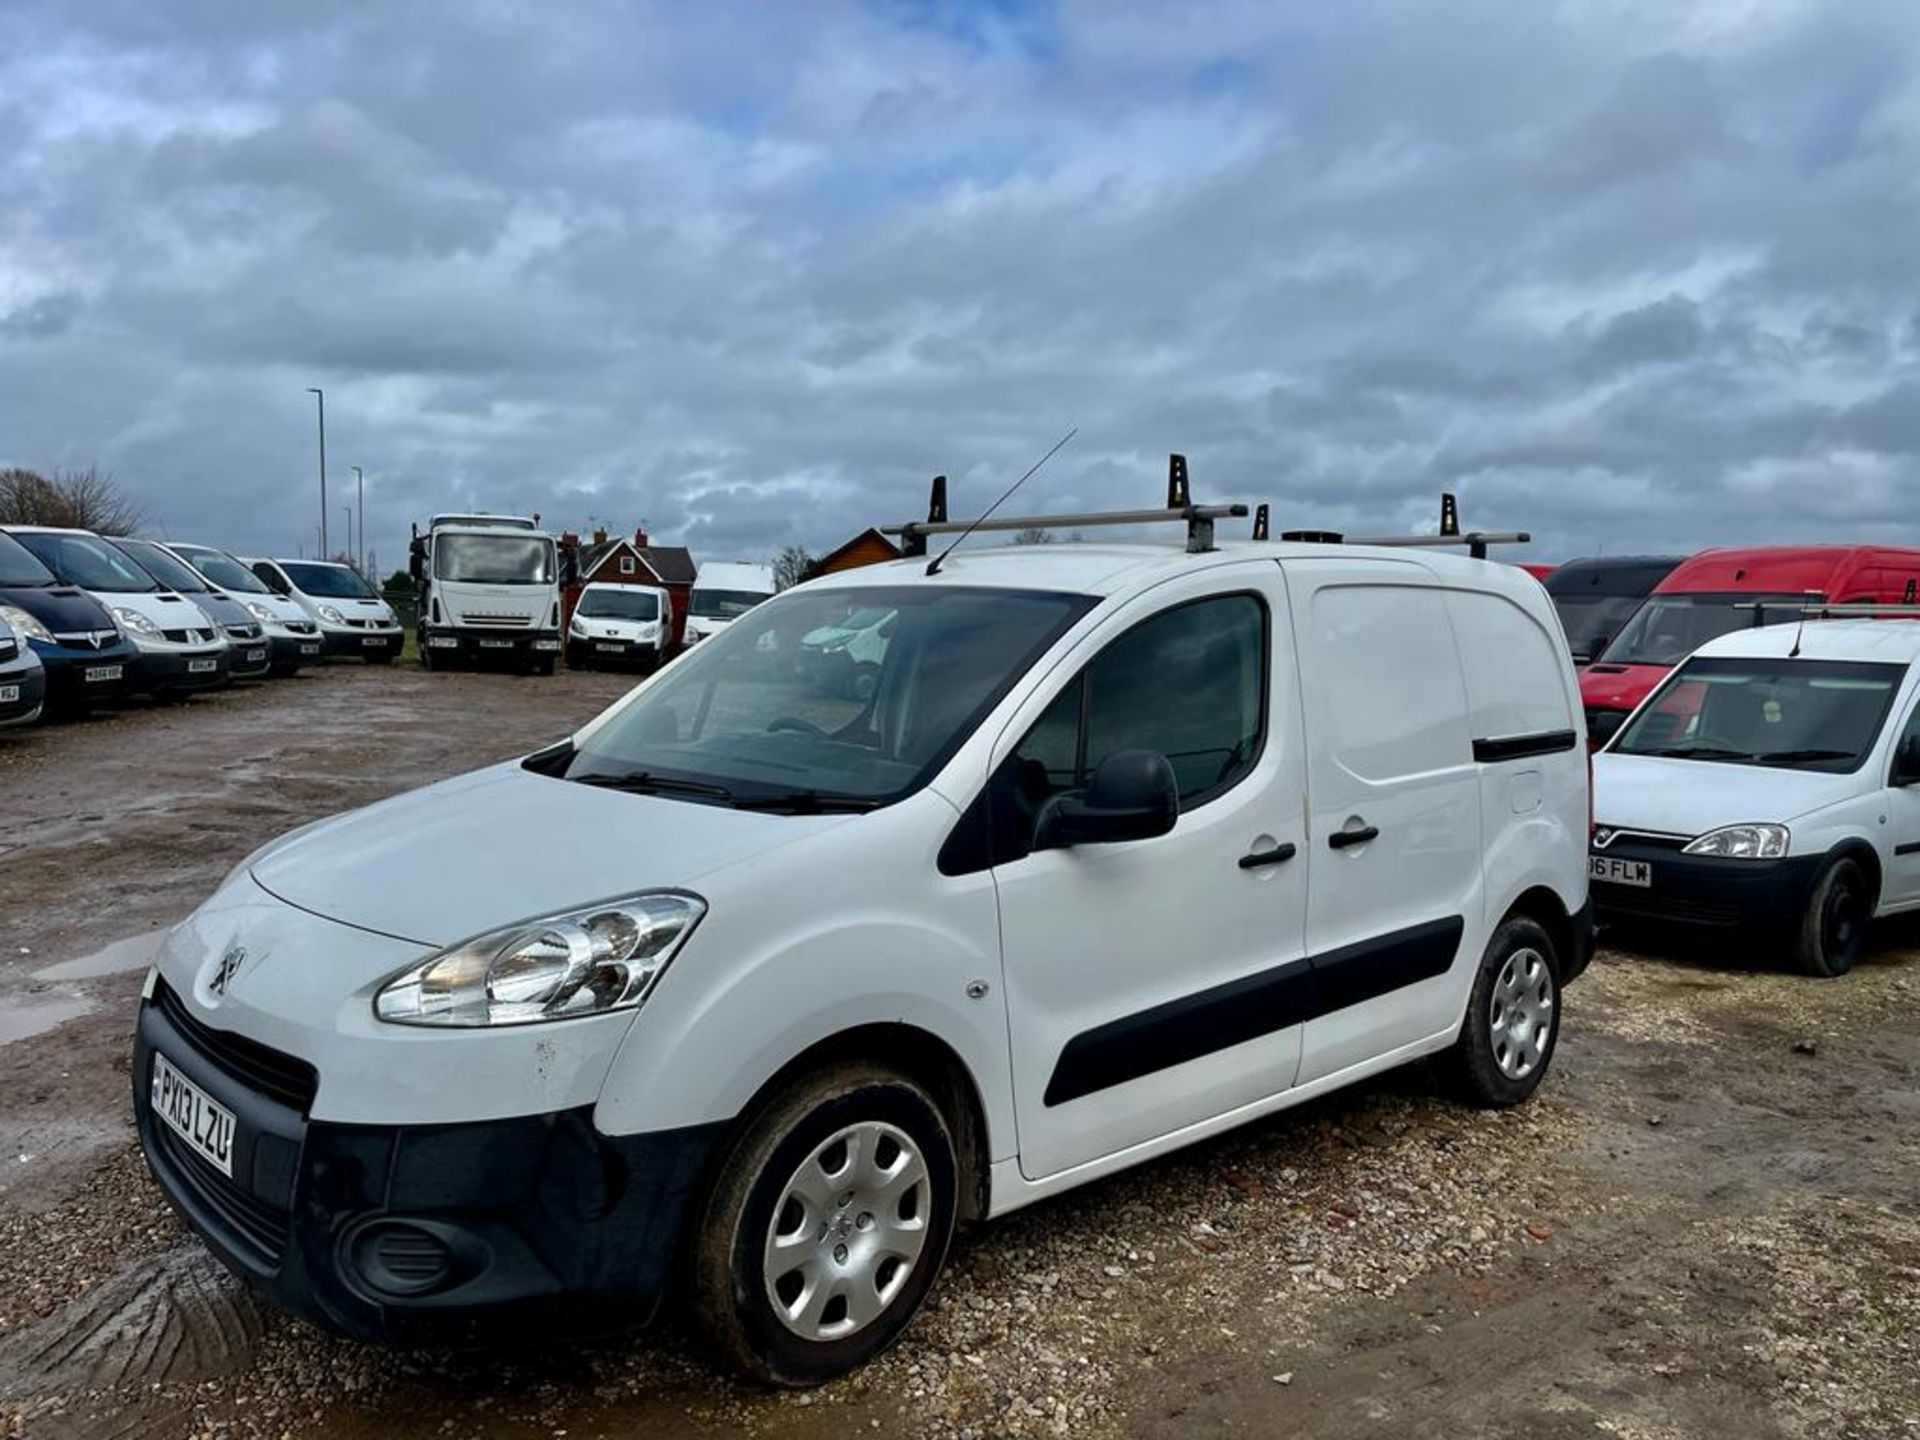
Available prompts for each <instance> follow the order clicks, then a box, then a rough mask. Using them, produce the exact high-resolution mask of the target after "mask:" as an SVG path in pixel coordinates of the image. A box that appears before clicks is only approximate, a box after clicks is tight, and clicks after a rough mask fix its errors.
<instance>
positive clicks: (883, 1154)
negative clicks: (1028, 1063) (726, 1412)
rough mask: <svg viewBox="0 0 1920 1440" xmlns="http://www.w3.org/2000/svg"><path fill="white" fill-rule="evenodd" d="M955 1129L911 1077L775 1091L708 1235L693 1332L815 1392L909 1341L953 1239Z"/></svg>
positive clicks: (698, 1246) (818, 1079) (751, 1129)
mask: <svg viewBox="0 0 1920 1440" xmlns="http://www.w3.org/2000/svg"><path fill="white" fill-rule="evenodd" d="M956 1195H957V1183H956V1161H955V1158H954V1143H953V1132H952V1128H951V1127H950V1126H949V1125H948V1123H947V1120H946V1117H945V1116H944V1115H942V1113H941V1111H940V1108H939V1106H938V1105H936V1104H935V1103H934V1101H933V1099H932V1097H931V1096H929V1095H928V1093H927V1092H926V1091H925V1090H923V1089H922V1088H921V1087H920V1086H919V1085H917V1084H915V1083H914V1082H913V1081H911V1080H908V1079H906V1078H904V1077H903V1076H900V1075H897V1074H895V1073H893V1072H892V1071H889V1070H886V1069H883V1068H881V1067H879V1066H876V1065H869V1064H855V1063H849V1064H842V1065H835V1066H832V1067H830V1068H828V1069H825V1070H821V1071H819V1072H817V1073H815V1074H813V1075H810V1076H807V1077H805V1078H803V1079H801V1080H799V1081H797V1082H796V1083H795V1084H794V1085H792V1086H791V1087H789V1088H788V1089H787V1090H785V1091H783V1092H782V1093H780V1094H779V1095H777V1096H776V1097H775V1098H774V1099H773V1100H771V1101H770V1102H768V1104H767V1105H766V1106H765V1107H764V1108H763V1109H762V1110H761V1111H760V1112H759V1114H758V1115H756V1116H755V1117H754V1119H753V1120H752V1121H751V1122H750V1123H749V1124H748V1125H747V1127H746V1129H745V1130H743V1131H742V1132H741V1134H740V1136H739V1138H738V1139H737V1140H736V1141H735V1142H734V1144H733V1146H732V1148H731V1149H730V1151H729V1152H728V1155H727V1159H726V1160H725V1162H724V1163H723V1165H722V1168H721V1170H720V1173H719V1176H718V1178H717V1179H716V1181H715V1182H714V1189H713V1193H712V1196H711V1198H710V1199H709V1201H708V1205H707V1209H706V1213H705V1216H704V1218H703V1221H702V1223H701V1228H700V1231H699V1233H698V1234H697V1235H696V1236H695V1237H694V1239H695V1249H694V1257H693V1263H692V1275H691V1277H690V1279H691V1282H692V1283H691V1291H692V1296H691V1299H692V1309H693V1317H694V1322H695V1325H696V1326H697V1328H698V1330H699V1331H700V1333H701V1334H702V1336H703V1337H704V1338H705V1340H706V1341H707V1343H708V1345H709V1346H711V1348H712V1349H713V1350H714V1352H715V1353H716V1354H717V1355H718V1356H719V1358H720V1359H721V1360H722V1361H724V1362H725V1363H726V1364H728V1365H730V1366H731V1367H733V1368H734V1369H736V1370H738V1371H740V1372H741V1373H742V1374H744V1375H747V1376H749V1377H750V1378H752V1379H755V1380H759V1381H762V1382H764V1383H767V1384H771V1385H785V1386H803V1385H818V1384H820V1383H822V1382H823V1381H827V1380H831V1379H833V1378H834V1377H835V1376H837V1375H843V1374H845V1373H846V1372H847V1371H849V1370H852V1369H854V1368H856V1367H857V1366H859V1365H862V1364H864V1363H865V1362H866V1361H868V1360H870V1359H872V1358H873V1357H874V1356H875V1355H877V1354H879V1353H880V1352H881V1351H882V1350H884V1349H886V1348H887V1346H889V1345H891V1344H892V1343H893V1342H894V1341H895V1340H896V1339H898V1338H899V1336H900V1333H901V1332H902V1331H903V1330H905V1329H906V1327H907V1324H908V1322H909V1321H911V1320H912V1319H913V1316H914V1313H915V1312H916V1311H917V1310H918V1309H919V1308H920V1303H921V1301H923V1300H924V1299H925V1298H926V1295H927V1292H928V1290H929V1289H931V1288H932V1286H933V1281H934V1277H935V1275H937V1274H938V1273H939V1270H940V1266H941V1264H942V1262H943V1261H944V1260H945V1259H946V1253H947V1242H948V1240H949V1239H950V1238H951V1236H952V1234H953V1221H954V1205H955V1199H956Z"/></svg>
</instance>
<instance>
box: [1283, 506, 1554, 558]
mask: <svg viewBox="0 0 1920 1440" xmlns="http://www.w3.org/2000/svg"><path fill="white" fill-rule="evenodd" d="M1253 538H1254V539H1256V540H1265V539H1267V538H1268V536H1267V507H1266V506H1265V505H1262V506H1261V507H1260V508H1259V510H1258V511H1256V512H1255V514H1254V519H1253ZM1280 538H1281V539H1282V540H1291V541H1293V542H1294V543H1296V544H1305V545H1388V546H1402V547H1405V546H1416V545H1418V546H1427V547H1432V546H1448V547H1452V546H1455V545H1464V546H1466V547H1467V553H1468V554H1469V555H1471V556H1472V557H1473V558H1474V559H1476V560H1484V559H1486V558H1487V547H1488V546H1489V545H1526V544H1529V543H1531V542H1532V540H1533V536H1532V535H1530V534H1529V533H1528V532H1527V531H1525V530H1468V531H1465V532H1462V531H1461V529H1460V504H1459V501H1457V500H1456V499H1455V498H1454V497H1453V495H1452V494H1451V493H1442V494H1441V496H1440V530H1439V533H1438V534H1435V535H1369V536H1357V535H1342V534H1341V533H1340V532H1339V531H1338V530H1283V531H1281V532H1280Z"/></svg>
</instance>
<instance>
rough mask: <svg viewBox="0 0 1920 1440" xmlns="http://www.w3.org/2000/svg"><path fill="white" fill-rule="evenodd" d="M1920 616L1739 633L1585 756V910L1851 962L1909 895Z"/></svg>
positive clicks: (1915, 819)
mask: <svg viewBox="0 0 1920 1440" xmlns="http://www.w3.org/2000/svg"><path fill="white" fill-rule="evenodd" d="M1916 661H1920V625H1901V624H1890V623H1887V622H1886V621H1884V620H1868V619H1847V620H1809V621H1807V622H1806V623H1805V624H1804V625H1800V624H1793V625H1775V626H1771V627H1769V628H1767V629H1764V630H1736V631H1733V632H1731V633H1729V634H1726V635H1723V636H1720V637H1718V638H1717V639H1714V640H1711V641H1709V642H1708V643H1707V644H1705V645H1703V646H1701V647H1700V649H1699V650H1697V651H1696V652H1694V654H1693V655H1692V656H1691V657H1689V658H1688V659H1687V660H1685V661H1684V662H1683V663H1682V664H1680V665H1679V666H1678V667H1677V668H1676V669H1674V670H1673V671H1671V672H1670V673H1669V674H1668V676H1667V678H1666V679H1665V680H1664V681H1663V682H1662V683H1661V685H1660V686H1659V687H1658V688H1657V689H1655V691H1654V692H1653V694H1652V695H1650V696H1649V697H1648V698H1647V700H1646V702H1645V703H1644V704H1643V705H1641V706H1640V708H1639V709H1638V710H1636V711H1635V712H1634V714H1633V717H1632V718H1631V719H1630V720H1628V721H1627V723H1626V724H1625V725H1623V726H1622V727H1621V728H1620V729H1619V731H1618V732H1617V733H1616V734H1615V735H1614V737H1613V738H1612V739H1611V740H1610V741H1609V742H1608V743H1607V745H1606V746H1605V747H1604V748H1603V749H1602V750H1601V751H1600V752H1599V754H1597V755H1595V756H1594V822H1595V828H1594V833H1593V856H1592V881H1593V895H1594V903H1595V907H1596V911H1597V914H1598V917H1599V918H1600V919H1601V920H1602V921H1604V922H1607V923H1618V924H1622V925H1641V926H1644V925H1648V924H1657V925H1660V926H1662V927H1664V928H1667V929H1669V930H1670V929H1672V928H1674V927H1679V928H1681V929H1683V930H1688V931H1694V932H1701V931H1718V932H1721V933H1724V934H1729V935H1741V936H1746V937H1749V938H1751V939H1753V940H1755V941H1758V942H1759V943H1760V944H1762V945H1764V946H1766V947H1769V948H1773V949H1778V950H1781V951H1784V952H1785V953H1786V954H1788V955H1789V956H1790V957H1792V958H1793V959H1795V960H1796V961H1797V962H1798V963H1799V965H1800V967H1801V968H1802V969H1804V970H1805V971H1806V972H1807V973H1809V974H1813V975H1819V976H1832V975H1841V974H1844V973H1846V972H1847V971H1848V970H1850V969H1852V968H1853V965H1854V963H1855V961H1856V960H1857V959H1858V958H1859V956H1860V953H1861V949H1862V947H1863V945H1864V942H1865V937H1866V927H1867V922H1868V921H1869V920H1871V919H1872V918H1874V917H1876V916H1881V915H1891V914H1898V913H1902V912H1906V911H1911V910H1915V909H1920V665H1916V663H1915V662H1916Z"/></svg>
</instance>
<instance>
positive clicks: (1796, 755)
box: [1753, 750, 1854, 765]
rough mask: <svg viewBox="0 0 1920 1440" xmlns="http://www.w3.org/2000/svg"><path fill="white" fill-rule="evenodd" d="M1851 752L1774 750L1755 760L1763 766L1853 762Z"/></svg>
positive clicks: (1756, 757) (1755, 757) (1758, 756)
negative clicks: (1823, 761)
mask: <svg viewBox="0 0 1920 1440" xmlns="http://www.w3.org/2000/svg"><path fill="white" fill-rule="evenodd" d="M1853 756H1854V752H1853V751H1851V750H1774V751H1770V752H1769V753H1767V754H1765V755H1755V756H1754V757H1753V758H1754V759H1755V760H1757V761H1759V762H1760V763H1761V764H1762V765H1797V764H1800V763H1801V762H1802V761H1807V760H1851V759H1853Z"/></svg>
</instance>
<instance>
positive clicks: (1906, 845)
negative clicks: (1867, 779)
mask: <svg viewBox="0 0 1920 1440" xmlns="http://www.w3.org/2000/svg"><path fill="white" fill-rule="evenodd" d="M1909 744H1913V745H1920V705H1916V706H1915V707H1914V709H1913V711H1912V713H1911V714H1909V715H1908V716H1907V723H1906V724H1905V725H1902V726H1901V727H1900V735H1899V738H1898V739H1897V740H1895V741H1894V746H1893V753H1892V755H1891V756H1890V757H1889V758H1888V760H1887V781H1888V784H1887V789H1886V790H1885V791H1884V792H1883V793H1884V794H1885V796H1886V806H1887V810H1886V814H1887V822H1888V823H1887V830H1888V832H1889V835H1888V839H1889V840H1890V842H1891V847H1892V851H1893V853H1892V854H1891V855H1888V856H1883V857H1882V858H1883V863H1884V864H1885V865H1886V869H1887V879H1886V890H1887V901H1888V903H1890V904H1894V905H1911V904H1914V903H1915V902H1920V785H1902V784H1899V783H1897V782H1898V780H1899V778H1900V773H1901V766H1900V752H1901V751H1902V750H1903V749H1904V748H1906V746H1908V745H1909Z"/></svg>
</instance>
